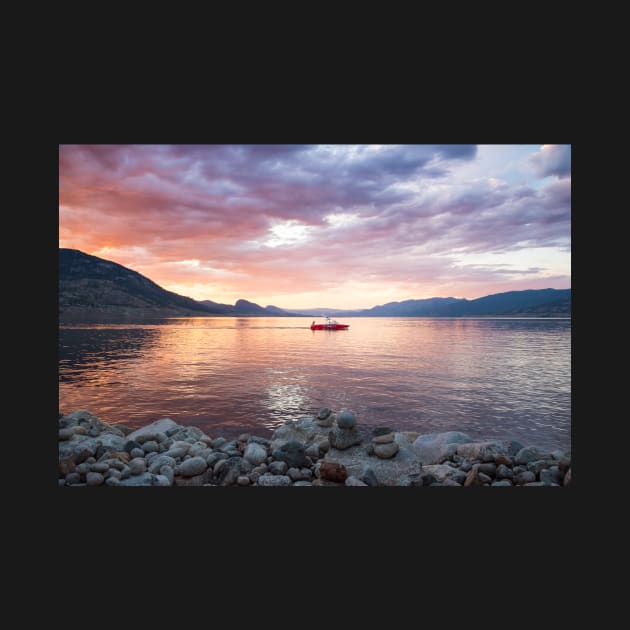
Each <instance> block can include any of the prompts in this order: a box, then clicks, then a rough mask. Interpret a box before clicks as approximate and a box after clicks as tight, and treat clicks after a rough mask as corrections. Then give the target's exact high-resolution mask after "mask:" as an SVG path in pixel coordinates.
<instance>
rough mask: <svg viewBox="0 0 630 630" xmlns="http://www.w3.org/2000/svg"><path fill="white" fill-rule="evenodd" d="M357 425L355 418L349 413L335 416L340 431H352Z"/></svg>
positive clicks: (343, 412)
mask: <svg viewBox="0 0 630 630" xmlns="http://www.w3.org/2000/svg"><path fill="white" fill-rule="evenodd" d="M356 424H357V418H356V416H355V415H354V414H353V413H352V412H351V411H341V412H340V413H338V414H337V426H338V427H339V428H340V429H352V428H353V427H355V426H356Z"/></svg>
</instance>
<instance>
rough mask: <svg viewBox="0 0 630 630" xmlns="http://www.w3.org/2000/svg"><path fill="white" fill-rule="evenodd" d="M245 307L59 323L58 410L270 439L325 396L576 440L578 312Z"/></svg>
mask: <svg viewBox="0 0 630 630" xmlns="http://www.w3.org/2000/svg"><path fill="white" fill-rule="evenodd" d="M311 321H312V318H281V317H269V318H260V317H255V318H254V317H243V318H188V319H169V320H161V321H159V322H155V323H151V324H117V325H112V324H103V325H100V324H86V325H68V326H62V327H61V328H60V331H59V409H60V410H61V411H62V412H64V413H69V412H70V411H75V410H77V409H88V410H89V411H92V412H93V413H95V414H96V415H97V416H99V417H100V418H101V419H103V420H105V421H107V422H111V423H124V424H126V425H128V426H131V427H138V426H142V425H143V424H146V423H148V422H152V421H153V420H157V419H158V418H163V417H166V416H168V417H170V418H173V420H175V421H177V422H179V423H182V424H194V425H197V426H199V427H200V428H202V429H203V430H204V431H206V432H207V433H209V434H214V435H224V436H226V437H233V436H235V435H237V434H239V433H244V432H249V433H256V434H258V435H263V436H267V437H268V436H269V435H270V434H271V431H272V430H273V429H274V428H275V427H277V426H279V425H281V424H283V423H284V422H285V421H286V420H287V419H297V418H299V417H300V416H302V415H314V414H316V413H317V411H318V410H319V408H320V407H325V406H326V407H331V408H332V409H334V410H340V409H350V410H352V411H354V412H355V413H356V414H357V419H358V421H359V424H360V425H362V426H363V427H364V428H365V429H369V428H370V427H372V426H374V425H389V426H392V427H393V428H397V429H401V430H410V431H419V432H421V433H431V432H436V431H448V430H459V431H464V432H466V433H469V434H470V435H471V436H473V437H479V438H489V439H495V438H497V439H498V438H516V439H518V440H520V441H521V442H523V443H524V444H526V445H536V446H539V447H541V448H550V449H553V448H569V447H570V444H571V320H569V319H441V318H440V319H429V318H346V319H343V320H340V321H343V322H344V323H349V324H350V328H349V330H347V331H315V332H313V331H311V330H310V328H309V326H310V323H311Z"/></svg>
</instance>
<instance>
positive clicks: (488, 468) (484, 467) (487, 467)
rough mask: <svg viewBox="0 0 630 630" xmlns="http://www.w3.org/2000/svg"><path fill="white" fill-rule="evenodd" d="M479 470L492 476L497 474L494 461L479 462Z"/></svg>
mask: <svg viewBox="0 0 630 630" xmlns="http://www.w3.org/2000/svg"><path fill="white" fill-rule="evenodd" d="M479 472H480V473H483V474H484V475H488V477H494V476H496V474H497V465H496V464H495V463H494V462H488V463H486V464H479Z"/></svg>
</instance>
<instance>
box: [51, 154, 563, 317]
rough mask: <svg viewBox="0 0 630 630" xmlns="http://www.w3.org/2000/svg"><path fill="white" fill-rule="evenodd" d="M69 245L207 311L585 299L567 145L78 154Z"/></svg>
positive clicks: (66, 206) (69, 186)
mask: <svg viewBox="0 0 630 630" xmlns="http://www.w3.org/2000/svg"><path fill="white" fill-rule="evenodd" d="M59 246H60V247H71V248H75V249H80V250H81V251H83V252H86V253H88V254H93V255H94V256H100V257H102V258H106V259H108V260H112V261H115V262H117V263H120V264H122V265H125V266H126V267H129V268H131V269H134V270H135V271H138V272H139V273H142V274H143V275H145V276H147V277H148V278H150V279H151V280H153V281H154V282H157V283H158V284H159V285H160V286H162V287H164V288H166V289H169V290H171V291H175V292H177V293H180V294H182V295H187V296H190V297H193V298H196V299H210V300H214V301H216V302H224V303H227V304H233V303H234V302H235V301H236V300H237V299H239V298H245V299H248V300H251V301H254V302H257V303H259V304H261V305H263V306H266V305H268V304H274V305H276V306H280V307H284V308H300V307H305V308H309V307H318V306H320V307H324V306H328V307H333V308H335V307H336V308H363V307H370V306H374V305H375V304H382V303H385V302H391V301H394V300H405V299H410V298H428V297H448V296H452V297H468V298H475V297H480V296H482V295H487V294H490V293H498V292H501V291H511V290H520V289H540V288H546V287H553V288H558V289H560V288H568V287H570V286H571V275H570V269H571V147H570V146H567V145H183V146H179V145H73V146H71V145H63V146H61V147H60V149H59Z"/></svg>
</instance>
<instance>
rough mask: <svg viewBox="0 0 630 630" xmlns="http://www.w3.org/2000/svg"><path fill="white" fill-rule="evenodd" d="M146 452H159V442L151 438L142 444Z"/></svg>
mask: <svg viewBox="0 0 630 630" xmlns="http://www.w3.org/2000/svg"><path fill="white" fill-rule="evenodd" d="M142 450H143V451H144V452H145V453H157V452H158V450H159V447H158V443H157V442H156V441H155V440H149V441H148V442H145V443H144V444H143V445H142Z"/></svg>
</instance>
